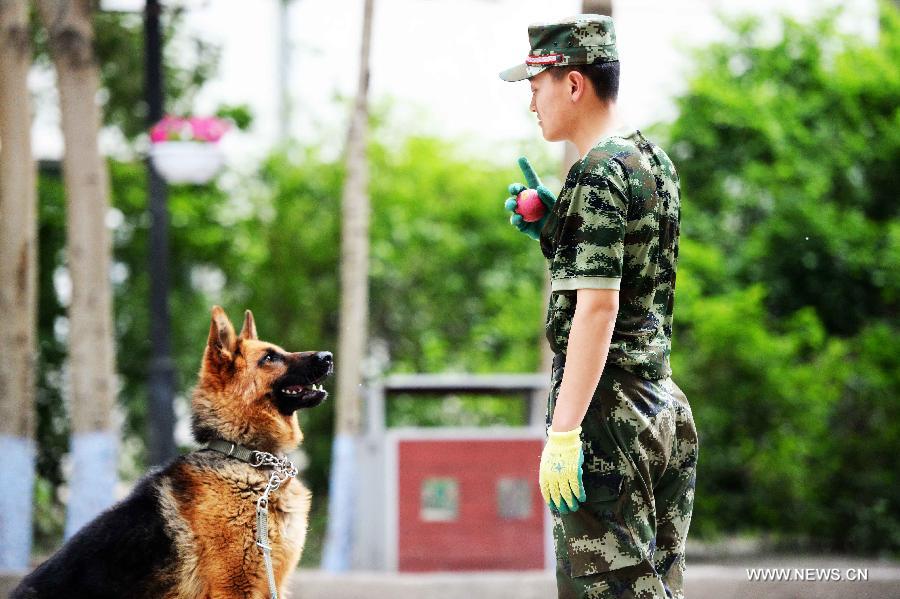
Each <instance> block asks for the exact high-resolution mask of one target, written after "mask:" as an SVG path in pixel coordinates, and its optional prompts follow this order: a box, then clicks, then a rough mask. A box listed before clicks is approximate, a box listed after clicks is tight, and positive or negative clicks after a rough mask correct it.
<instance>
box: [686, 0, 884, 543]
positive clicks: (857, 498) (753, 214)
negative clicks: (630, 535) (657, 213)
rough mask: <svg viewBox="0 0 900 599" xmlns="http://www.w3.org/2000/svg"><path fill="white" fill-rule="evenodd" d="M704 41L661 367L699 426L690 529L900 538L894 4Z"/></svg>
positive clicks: (744, 25)
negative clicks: (862, 33) (842, 27)
mask: <svg viewBox="0 0 900 599" xmlns="http://www.w3.org/2000/svg"><path fill="white" fill-rule="evenodd" d="M834 17H835V15H833V14H831V15H828V16H826V17H825V18H823V19H822V20H820V21H818V22H815V23H813V24H812V25H800V24H798V23H796V22H793V21H791V20H789V19H785V20H784V21H783V34H782V37H781V38H780V39H779V40H778V41H776V42H775V43H774V44H768V45H767V44H763V43H762V42H760V41H759V32H760V29H759V23H758V22H754V21H752V20H748V21H742V22H738V23H736V24H735V25H734V39H732V40H730V41H729V42H727V43H722V44H716V45H713V46H712V47H709V48H705V49H704V50H703V51H702V52H701V53H700V54H698V63H697V64H698V68H697V72H696V74H695V76H694V77H693V79H692V80H691V81H690V84H689V87H688V90H687V92H686V93H685V94H684V95H683V96H682V97H681V98H680V99H679V101H678V103H679V106H680V108H681V114H680V116H679V118H678V119H677V120H676V121H675V122H674V123H673V124H672V125H671V127H670V128H669V134H670V143H669V147H671V149H672V154H673V157H674V159H675V162H676V164H677V165H678V168H679V172H680V174H681V178H682V190H683V193H684V196H683V215H682V227H683V228H682V231H683V237H682V256H681V261H680V265H679V273H678V295H677V302H676V305H677V307H676V319H675V344H674V348H673V362H674V370H675V373H676V379H677V380H678V381H679V383H680V384H681V386H682V388H683V389H684V390H685V392H686V393H687V395H688V397H689V399H690V400H691V402H692V405H693V406H694V414H695V418H696V421H697V424H698V428H699V431H700V442H701V450H700V462H699V473H698V479H697V481H698V482H697V485H698V486H697V495H696V497H697V508H696V511H695V515H694V522H693V530H694V531H695V534H698V535H700V536H710V535H713V534H717V533H721V532H748V531H763V530H765V531H775V532H776V535H778V536H781V537H784V538H787V537H790V538H797V537H800V538H807V539H814V540H815V541H814V542H815V543H816V546H818V547H822V546H830V547H832V548H834V549H840V550H845V551H883V552H888V553H895V554H896V553H898V552H900V534H898V531H900V496H898V492H897V481H896V469H895V468H894V466H893V464H894V463H895V460H892V459H891V458H889V457H888V456H895V455H897V454H898V453H900V434H898V432H900V431H898V430H897V425H896V422H897V420H896V418H897V398H898V390H900V389H898V387H900V365H898V359H897V357H898V356H900V352H898V347H897V338H898V334H900V330H898V326H897V322H896V320H895V317H896V314H897V298H898V293H897V285H898V280H897V277H896V276H895V275H892V274H891V273H896V272H897V270H898V266H900V255H898V235H900V232H898V231H900V225H898V219H897V212H898V208H900V204H898V202H897V198H898V196H900V178H898V177H897V174H896V164H897V163H898V161H900V136H898V130H900V129H898V127H897V124H898V123H900V102H898V98H900V68H898V66H900V35H898V34H900V16H898V13H897V10H896V9H895V8H894V7H892V6H890V5H887V4H883V5H882V17H881V33H880V36H879V41H878V43H877V44H876V45H867V44H865V43H864V42H862V41H858V40H853V39H849V38H846V37H843V36H841V35H839V34H837V33H836V31H835V27H834Z"/></svg>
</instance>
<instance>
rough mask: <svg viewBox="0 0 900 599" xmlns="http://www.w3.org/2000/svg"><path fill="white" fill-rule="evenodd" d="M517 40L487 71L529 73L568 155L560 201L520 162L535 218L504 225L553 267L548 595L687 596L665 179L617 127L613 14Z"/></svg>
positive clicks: (673, 185)
mask: <svg viewBox="0 0 900 599" xmlns="http://www.w3.org/2000/svg"><path fill="white" fill-rule="evenodd" d="M528 35H529V39H530V42H531V52H530V53H529V55H528V57H527V58H526V59H525V63H524V64H522V65H518V66H516V67H513V68H511V69H508V70H506V71H504V72H503V73H501V74H500V77H501V78H502V79H504V80H506V81H521V80H525V79H527V80H529V81H530V83H531V92H532V97H531V110H532V111H533V112H535V113H536V114H537V117H538V123H539V124H540V127H541V131H542V132H543V135H544V138H545V139H547V140H548V141H560V140H568V141H571V142H572V143H573V144H574V145H575V147H576V148H577V149H578V151H579V154H580V155H581V159H580V160H578V161H577V162H576V163H575V164H574V165H573V166H572V168H571V169H570V170H569V173H568V175H567V176H566V180H565V184H564V185H563V188H562V190H561V191H560V192H559V195H558V199H557V198H554V197H553V194H552V193H551V192H550V191H549V190H548V189H547V188H545V187H543V186H542V185H541V184H540V181H539V180H538V179H537V177H536V176H535V175H534V173H533V172H531V170H530V166H528V163H527V161H525V160H524V159H523V160H521V161H520V163H521V164H522V166H523V171H524V172H525V175H526V179H527V180H528V183H529V187H533V188H535V189H536V190H537V192H538V196H539V197H540V199H541V200H542V201H543V203H544V204H545V206H546V207H547V208H548V210H547V211H546V212H547V213H546V215H545V216H544V217H543V218H541V219H540V220H536V221H533V222H528V221H525V220H523V218H522V216H521V215H520V214H513V216H512V218H511V222H512V224H513V225H515V226H516V227H517V228H518V229H519V230H520V231H522V232H524V233H526V234H528V235H529V236H530V237H532V238H535V239H539V240H540V246H541V251H542V252H543V254H544V256H545V257H546V258H547V260H548V263H549V267H550V278H551V295H550V304H549V307H548V311H547V322H546V332H547V338H548V340H549V341H550V345H551V347H552V349H553V351H554V352H555V358H554V360H553V372H552V379H551V389H550V395H549V399H548V405H547V426H548V440H547V444H546V446H545V448H544V452H543V454H542V456H541V463H540V481H539V482H540V486H541V491H542V493H543V495H544V499H545V500H546V501H547V503H548V505H549V506H550V510H551V514H552V518H553V532H554V538H555V541H556V557H557V568H556V576H557V588H558V591H559V597H561V598H563V597H565V598H570V597H572V598H574V597H639V598H645V597H646V598H652V599H655V598H657V597H659V598H665V597H684V590H683V572H684V548H685V538H686V536H687V532H688V526H689V524H690V520H691V511H692V509H693V503H694V484H695V473H696V466H697V452H698V443H697V433H696V429H695V428H694V421H693V416H692V415H691V409H690V406H689V404H688V402H687V399H686V398H685V396H684V394H683V393H682V391H681V390H680V389H679V388H678V386H677V385H676V384H675V383H674V382H673V381H672V379H671V368H670V366H669V353H670V347H671V336H672V313H673V306H674V292H675V267H676V261H677V258H678V233H679V222H680V200H679V185H678V176H677V174H676V172H675V167H674V166H673V164H672V162H671V161H670V160H669V157H668V156H667V155H666V154H665V152H663V151H662V150H661V149H660V148H659V147H658V146H657V145H655V144H654V143H653V142H651V141H649V140H648V139H647V138H646V137H644V135H643V134H642V133H641V132H640V131H638V130H635V129H631V130H627V129H625V130H622V129H618V130H617V129H616V126H617V122H616V111H615V100H616V96H617V93H618V82H619V62H618V53H617V50H616V42H615V33H614V30H613V21H612V19H611V18H609V17H605V16H600V15H579V16H576V17H574V18H571V19H567V20H564V21H560V22H557V23H546V24H537V25H532V26H530V27H529V28H528ZM524 189H525V186H523V185H520V184H513V185H511V186H510V193H511V194H512V195H513V196H517V195H518V194H519V193H520V192H521V191H523V190H524ZM507 209H511V210H516V209H517V205H516V198H515V197H513V198H510V199H509V200H507Z"/></svg>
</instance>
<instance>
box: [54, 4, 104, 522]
mask: <svg viewBox="0 0 900 599" xmlns="http://www.w3.org/2000/svg"><path fill="white" fill-rule="evenodd" d="M37 5H38V9H39V13H40V16H41V20H42V21H43V23H44V26H45V27H46V29H47V34H48V40H49V46H50V53H51V56H52V57H53V63H54V66H55V67H56V75H57V86H58V88H59V97H60V111H61V113H62V129H63V137H64V139H65V154H64V157H63V176H64V182H65V187H66V198H67V210H68V219H67V220H68V223H67V236H68V246H67V259H68V268H69V274H70V276H71V278H72V302H71V305H70V306H69V372H70V373H71V377H72V378H71V382H72V398H71V419H72V445H71V451H72V475H71V480H70V489H71V496H70V500H69V505H68V513H67V515H66V537H67V538H68V537H71V536H72V534H74V533H75V532H76V531H77V530H78V528H80V527H81V526H82V525H83V524H85V523H86V522H88V521H89V520H90V519H92V518H93V517H94V516H95V515H97V514H98V513H99V512H100V511H102V510H103V509H104V508H106V507H107V506H109V505H110V504H111V503H112V501H113V489H114V486H115V482H116V463H117V460H116V445H117V443H116V434H115V432H114V431H113V422H112V414H113V410H114V408H115V398H116V378H115V366H114V339H113V326H112V289H111V286H110V282H109V266H110V236H109V233H108V231H107V228H106V224H105V221H106V212H107V210H108V207H109V202H108V193H109V192H108V182H107V172H106V165H105V164H104V161H103V158H102V157H101V156H100V151H99V147H98V143H97V138H98V134H99V130H100V122H101V121H100V110H99V107H98V105H97V102H96V97H97V90H98V89H99V81H100V73H99V68H98V65H97V58H96V55H95V54H94V48H93V45H94V33H93V25H92V22H91V6H92V2H91V0H38V2H37Z"/></svg>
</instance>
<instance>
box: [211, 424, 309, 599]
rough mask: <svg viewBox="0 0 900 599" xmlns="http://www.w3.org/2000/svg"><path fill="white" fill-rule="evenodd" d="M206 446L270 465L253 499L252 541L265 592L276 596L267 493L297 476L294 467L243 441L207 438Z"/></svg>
mask: <svg viewBox="0 0 900 599" xmlns="http://www.w3.org/2000/svg"><path fill="white" fill-rule="evenodd" d="M206 448H207V449H212V450H213V451H218V452H219V453H223V454H225V455H227V456H231V457H233V458H236V459H238V460H240V461H242V462H246V463H248V464H250V465H251V466H253V467H254V468H271V469H272V474H270V475H269V482H268V484H267V485H266V489H265V491H263V494H262V495H260V497H259V499H257V500H256V544H257V545H258V546H259V548H260V549H261V550H262V554H263V563H264V564H265V567H266V578H267V579H268V582H269V594H270V595H271V596H272V599H278V589H277V588H276V587H275V574H274V573H273V572H272V547H271V546H270V545H269V495H270V494H271V493H273V492H275V491H277V490H278V487H280V486H281V485H283V484H284V483H285V482H287V481H289V480H290V479H292V478H294V477H295V476H297V472H298V470H297V467H296V466H294V463H293V462H291V461H290V460H289V459H287V458H279V457H278V456H275V455H272V454H271V453H268V452H265V451H256V450H253V449H248V448H246V447H244V446H243V445H237V444H235V443H232V442H230V441H222V440H221V439H215V440H213V441H210V442H209V443H208V444H207V446H206Z"/></svg>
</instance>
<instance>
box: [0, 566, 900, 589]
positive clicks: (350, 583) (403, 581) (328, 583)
mask: <svg viewBox="0 0 900 599" xmlns="http://www.w3.org/2000/svg"><path fill="white" fill-rule="evenodd" d="M748 568H781V569H788V571H787V572H786V573H787V574H788V575H790V576H792V577H793V578H794V580H789V581H781V582H762V581H750V580H748V574H747V569H748ZM807 568H811V569H812V570H807ZM794 569H797V571H795V570H794ZM833 569H835V570H836V573H837V574H839V575H840V576H841V577H846V576H847V573H848V571H852V572H854V573H855V572H856V571H857V570H862V571H863V572H867V573H868V580H862V581H854V582H851V581H847V580H828V581H822V580H819V581H817V582H814V581H811V579H812V578H813V577H816V576H818V577H819V578H821V576H822V572H821V571H827V574H828V576H832V575H833V574H834V572H832V570H833ZM817 570H818V571H819V573H817V572H816V571H817ZM798 576H805V577H806V578H807V580H805V581H804V580H796V578H797V577H798ZM17 580H18V577H16V576H12V575H9V574H7V575H4V574H2V573H0V597H6V596H7V595H8V594H9V591H10V590H11V589H12V587H13V586H14V583H15V581H17ZM291 586H292V591H293V592H292V594H291V597H292V598H293V599H413V598H415V599H495V598H496V599H510V598H515V599H545V598H548V597H555V596H556V592H555V591H556V588H555V585H554V581H553V577H552V575H550V574H547V573H545V572H494V573H461V574H445V573H437V574H387V573H383V572H356V573H351V574H345V575H341V576H336V575H334V574H329V573H327V572H322V571H321V570H299V571H298V572H297V573H296V574H295V575H294V577H293V581H292V585H291ZM685 586H686V592H687V597H689V598H690V599H847V598H851V599H900V563H897V562H878V561H873V560H864V559H854V558H828V557H798V556H787V557H774V556H773V557H769V558H754V559H744V560H739V561H738V562H735V561H734V560H729V561H728V562H727V563H693V564H691V565H689V567H688V572H687V577H686V582H685Z"/></svg>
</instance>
